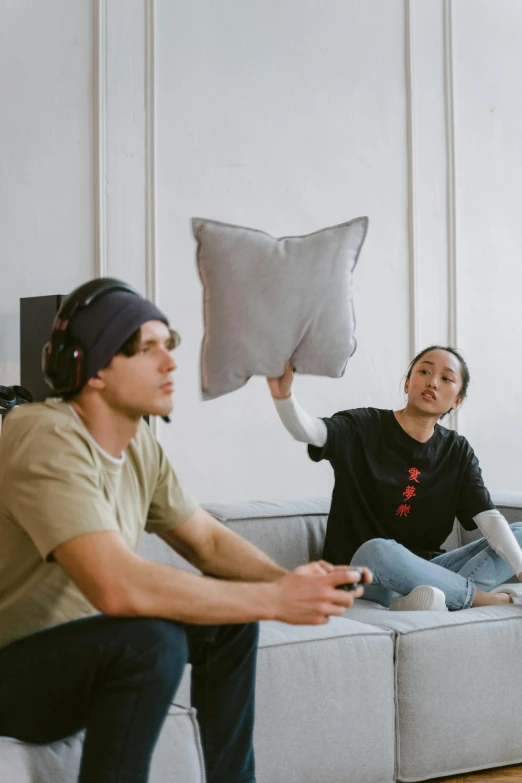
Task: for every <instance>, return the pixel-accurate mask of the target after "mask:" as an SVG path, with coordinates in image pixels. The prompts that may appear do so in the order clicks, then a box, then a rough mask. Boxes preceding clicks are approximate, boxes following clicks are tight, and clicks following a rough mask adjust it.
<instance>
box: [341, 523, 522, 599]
mask: <svg viewBox="0 0 522 783" xmlns="http://www.w3.org/2000/svg"><path fill="white" fill-rule="evenodd" d="M511 530H512V531H513V533H514V536H515V538H516V539H517V541H518V543H519V544H522V522H515V523H514V524H513V525H511ZM352 564H353V565H365V566H368V568H369V569H370V570H371V571H372V572H373V582H372V584H371V585H368V586H367V587H365V588H364V598H366V599H367V600H368V601H376V602H377V603H379V604H382V605H383V606H389V605H390V601H391V600H392V598H395V597H396V596H398V595H406V594H407V593H409V592H410V591H411V590H413V588H414V587H418V586H419V585H430V586H431V587H438V588H439V590H442V592H443V593H444V594H445V596H446V605H447V607H448V609H449V610H450V611H455V610H457V609H468V608H469V607H470V606H471V605H472V603H473V600H474V598H475V592H476V590H477V589H478V590H484V591H485V592H489V591H490V590H493V588H494V587H498V585H501V584H503V583H504V582H507V581H508V580H509V579H511V577H513V576H514V573H513V569H512V568H511V567H510V566H509V565H508V564H507V563H506V562H505V561H504V560H502V558H501V557H500V555H497V553H496V552H495V550H494V549H492V548H491V547H490V545H489V544H488V542H487V540H486V539H485V538H480V539H479V540H478V541H472V542H471V544H466V546H462V547H460V548H459V549H454V550H453V551H451V552H445V553H444V554H443V555H438V556H437V557H435V558H433V560H424V559H423V558H422V557H418V555H414V554H413V552H410V550H409V549H406V547H404V546H402V544H398V543H397V542H396V541H394V540H393V539H387V538H372V539H370V541H366V542H365V543H364V544H363V545H362V546H360V547H359V549H358V550H357V552H356V553H355V554H354V556H353V558H352Z"/></svg>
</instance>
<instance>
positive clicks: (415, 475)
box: [408, 468, 421, 484]
mask: <svg viewBox="0 0 522 783" xmlns="http://www.w3.org/2000/svg"><path fill="white" fill-rule="evenodd" d="M408 473H409V474H410V481H415V482H417V484H420V481H419V476H420V474H421V472H420V470H417V468H409V470H408Z"/></svg>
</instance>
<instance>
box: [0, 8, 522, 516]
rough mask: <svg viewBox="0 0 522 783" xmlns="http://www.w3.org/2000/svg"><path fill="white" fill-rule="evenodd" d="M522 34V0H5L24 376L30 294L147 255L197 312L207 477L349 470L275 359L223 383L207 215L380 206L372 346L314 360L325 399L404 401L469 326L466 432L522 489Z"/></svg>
mask: <svg viewBox="0 0 522 783" xmlns="http://www.w3.org/2000/svg"><path fill="white" fill-rule="evenodd" d="M444 10H446V15H445V14H444ZM448 11H449V12H450V13H447V12H448ZM151 33H153V34H151ZM521 33H522V8H521V6H520V3H519V2H518V0H459V2H458V3H456V2H453V3H452V2H451V0H446V2H444V1H443V0H411V2H409V3H408V2H403V0H367V1H366V2H365V3H361V2H358V0H322V1H321V2H319V0H299V2H298V0H277V1H276V0H251V1H250V2H249V3H244V2H242V0H198V2H196V3H186V2H181V0H156V1H155V2H153V0H97V2H95V1H94V0H76V2H75V3H70V2H66V1H65V0H64V1H62V2H59V0H41V2H36V0H32V2H31V1H30V0H25V1H22V0H7V2H3V3H2V4H0V51H1V53H2V54H1V55H0V56H1V57H2V63H1V65H2V67H1V68H0V97H1V105H2V107H3V111H2V114H1V115H0V138H1V139H2V147H1V149H0V235H1V236H2V237H3V240H2V250H3V251H4V252H3V253H2V271H3V272H4V270H5V269H6V268H7V269H8V270H9V274H8V275H5V274H3V275H2V280H1V282H0V383H2V382H4V383H5V382H9V383H12V382H16V380H17V373H18V367H17V356H18V336H17V330H18V322H17V309H18V307H17V300H18V297H19V296H23V295H34V294H40V293H54V292H56V291H60V290H68V289H70V288H72V287H74V286H75V285H76V284H78V283H79V282H81V281H82V280H83V279H85V278H86V277H88V276H90V275H92V274H95V273H98V272H99V273H102V274H110V275H114V276H118V277H123V278H125V279H128V280H129V281H130V282H132V283H134V284H135V285H137V286H138V287H139V288H140V290H142V291H144V292H147V293H149V294H150V295H153V296H154V295H155V294H157V299H158V302H159V305H160V306H161V307H162V308H163V309H164V310H165V311H166V312H167V313H168V314H169V316H170V317H171V319H172V322H173V324H174V325H175V326H176V328H178V329H179V331H180V332H181V333H182V335H183V344H182V346H181V348H180V350H179V370H178V372H177V379H176V385H177V391H176V410H175V414H174V417H173V423H172V424H171V425H170V426H168V427H167V426H165V425H163V424H162V423H160V425H159V427H158V430H159V436H160V439H161V441H162V442H163V444H164V446H165V448H166V450H167V452H168V454H169V455H170V457H171V458H172V461H173V463H174V465H175V467H176V468H177V470H178V472H179V474H180V476H182V477H183V478H184V480H185V481H186V482H187V483H188V485H189V486H190V487H191V488H192V489H193V491H194V492H195V494H196V495H197V496H198V497H199V498H200V499H201V500H202V501H204V500H226V499H234V498H236V499H239V498H252V497H272V498H274V497H291V496H303V497H304V496H312V495H318V494H323V493H327V492H328V491H329V489H330V487H331V485H332V476H331V472H330V469H329V467H328V466H327V465H313V464H312V463H310V462H309V461H308V459H307V457H306V454H305V452H304V449H303V448H302V447H301V446H299V445H297V444H294V443H293V442H291V441H290V439H289V438H288V436H287V435H286V433H285V432H284V430H283V429H282V427H281V425H280V423H279V422H278V420H277V418H276V415H275V412H274V411H273V409H272V404H271V401H270V399H269V396H268V392H267V390H266V388H265V384H264V381H263V379H253V380H252V381H251V382H250V383H249V384H248V385H247V387H245V388H244V389H242V390H241V391H239V392H237V393H235V394H232V395H229V396H227V397H225V398H222V399H219V400H216V401H212V402H206V403H203V402H201V400H200V396H199V377H198V368H199V349H200V342H201V337H202V306H201V285H200V283H199V280H198V277H197V272H196V265H195V259H194V242H193V239H192V237H191V235H190V229H189V219H190V217H191V216H192V215H199V216H204V217H210V218H216V219H222V220H226V221H229V222H237V223H244V224H246V225H250V226H254V227H258V228H262V229H264V230H267V231H269V232H271V233H273V234H274V235H282V234H294V233H300V232H302V233H305V232H309V231H313V230H315V229H317V228H320V227H323V226H326V225H330V224H333V223H336V222H340V221H343V220H346V219H348V218H351V217H354V216H356V215H362V214H367V215H369V216H370V231H369V234H368V238H367V241H366V244H365V247H364V249H363V252H362V254H361V259H360V263H359V265H358V267H357V270H356V274H355V286H356V299H355V303H356V315H357V325H358V327H357V336H358V342H359V349H358V352H357V353H356V354H355V356H354V357H353V359H352V360H351V361H350V363H349V365H348V369H347V373H346V376H345V377H344V378H343V379H341V380H337V381H334V380H329V379H321V378H319V379H311V378H299V379H298V380H297V383H296V389H297V391H298V393H299V397H300V399H301V401H302V402H303V403H304V404H305V406H306V407H307V408H308V409H309V410H310V411H312V412H314V413H317V414H323V415H327V414H329V413H331V412H333V411H334V410H336V409H339V408H343V407H350V406H357V405H378V406H382V407H394V406H398V405H400V403H401V395H400V382H401V378H402V375H403V372H404V370H405V368H406V366H407V363H408V360H409V358H410V356H411V352H412V351H413V350H415V349H417V348H420V347H423V346H424V345H426V344H428V343H431V342H442V343H444V342H446V341H448V339H450V338H456V342H457V344H458V347H460V348H461V349H462V350H463V351H464V353H465V355H467V357H468V359H469V364H470V366H471V370H472V373H473V375H474V378H475V382H474V384H473V386H472V389H471V390H470V399H469V401H468V402H467V403H466V407H465V409H464V410H463V412H462V414H461V416H460V419H459V422H458V424H459V429H460V430H461V431H463V432H464V433H465V434H466V435H468V437H469V438H470V440H471V442H472V444H473V445H474V446H475V448H476V451H477V453H478V455H479V458H480V459H481V462H482V464H483V466H484V469H485V474H486V478H487V480H488V482H489V484H490V486H491V487H492V488H493V489H501V490H518V488H519V486H520V484H519V475H520V468H521V466H522V459H521V457H522V454H521V449H522V446H520V445H518V443H517V438H516V437H514V436H513V433H514V432H516V426H517V423H518V420H519V416H518V409H519V402H520V396H521V392H520V387H521V382H522V370H520V369H518V363H517V348H518V345H519V342H520V341H519V334H520V331H519V327H518V323H517V315H516V313H517V309H516V304H517V300H516V296H517V283H520V282H521V280H522V273H521V272H520V266H519V264H518V263H517V261H518V258H519V257H520V252H519V251H520V239H521V237H520V232H521V231H522V229H521V228H520V219H518V220H517V217H519V210H520V207H519V204H520V185H519V183H520V181H521V173H522V172H521V168H522V160H521V152H520V150H521V148H520V142H519V138H520V130H521V127H520V126H521V124H522V109H521V108H520V104H519V102H517V101H516V98H515V96H516V95H517V92H518V75H519V74H520V72H521V70H522V52H521V51H520V47H519V46H518V44H517V42H518V41H519V40H520V37H521ZM451 34H452V35H453V49H452V48H451V46H450V43H451ZM96 41H98V43H99V45H100V46H99V51H98V52H97V54H96V48H95V46H94V43H95V42H96ZM451 55H452V56H453V61H452V58H451ZM93 74H94V75H93ZM452 84H453V86H454V95H455V98H454V100H455V103H454V105H453V104H452V94H451V87H452ZM154 102H155V112H153V111H152V108H153V105H154ZM97 120H99V122H98V121H97ZM453 152H455V157H454V159H453ZM97 225H98V226H99V227H100V230H99V231H98V230H97V228H96V227H97ZM492 262H493V263H492ZM492 270H493V273H492ZM455 282H456V286H455V285H454V283H455ZM511 357H514V359H512V358H511ZM513 361H514V366H513ZM513 379H514V380H513Z"/></svg>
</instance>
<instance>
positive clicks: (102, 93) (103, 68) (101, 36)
mask: <svg viewBox="0 0 522 783" xmlns="http://www.w3.org/2000/svg"><path fill="white" fill-rule="evenodd" d="M93 115H94V271H95V276H96V277H106V276H107V273H108V251H107V247H108V237H107V0H94V112H93Z"/></svg>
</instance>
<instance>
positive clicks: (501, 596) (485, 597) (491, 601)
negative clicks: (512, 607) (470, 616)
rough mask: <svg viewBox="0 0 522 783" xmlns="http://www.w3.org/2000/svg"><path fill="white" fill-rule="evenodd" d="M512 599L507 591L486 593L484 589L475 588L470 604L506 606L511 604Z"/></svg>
mask: <svg viewBox="0 0 522 783" xmlns="http://www.w3.org/2000/svg"><path fill="white" fill-rule="evenodd" d="M511 603H513V602H512V599H511V596H510V595H509V593H486V592H484V590H477V592H476V593H475V599H474V601H473V603H472V604H471V605H472V606H507V604H511Z"/></svg>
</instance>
